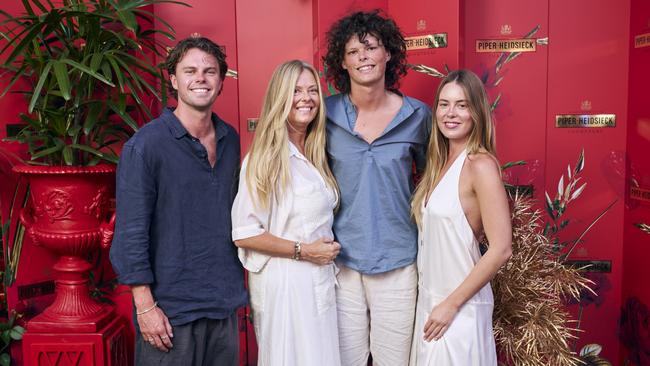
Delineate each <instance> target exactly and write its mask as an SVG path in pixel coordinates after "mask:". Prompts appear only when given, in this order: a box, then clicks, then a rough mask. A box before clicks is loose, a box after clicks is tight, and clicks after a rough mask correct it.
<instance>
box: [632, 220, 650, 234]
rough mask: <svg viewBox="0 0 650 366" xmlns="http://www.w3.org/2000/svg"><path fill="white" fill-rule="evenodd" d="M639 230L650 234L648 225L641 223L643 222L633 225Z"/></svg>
mask: <svg viewBox="0 0 650 366" xmlns="http://www.w3.org/2000/svg"><path fill="white" fill-rule="evenodd" d="M634 226H636V227H637V228H639V230H641V231H643V232H644V233H646V234H650V225H648V224H646V223H643V222H638V223H636V224H634Z"/></svg>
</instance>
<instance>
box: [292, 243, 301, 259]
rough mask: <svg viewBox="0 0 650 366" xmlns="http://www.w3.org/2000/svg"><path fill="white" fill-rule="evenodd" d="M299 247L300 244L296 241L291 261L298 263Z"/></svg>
mask: <svg viewBox="0 0 650 366" xmlns="http://www.w3.org/2000/svg"><path fill="white" fill-rule="evenodd" d="M301 245H302V243H301V242H300V241H297V242H295V243H294V244H293V259H295V260H297V261H299V260H300V254H301V249H302V248H301Z"/></svg>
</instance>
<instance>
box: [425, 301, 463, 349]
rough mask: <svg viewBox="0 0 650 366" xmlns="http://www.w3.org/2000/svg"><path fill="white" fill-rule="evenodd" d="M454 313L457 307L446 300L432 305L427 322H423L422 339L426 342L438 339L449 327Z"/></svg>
mask: <svg viewBox="0 0 650 366" xmlns="http://www.w3.org/2000/svg"><path fill="white" fill-rule="evenodd" d="M456 313H458V307H456V306H454V305H452V304H451V303H449V301H448V300H444V301H443V302H441V303H440V304H438V305H436V306H434V307H433V309H432V310H431V314H429V318H428V319H427V322H426V323H425V324H424V340H425V341H427V342H431V340H436V341H437V340H439V339H440V337H442V335H443V334H445V332H446V331H447V329H449V326H450V325H451V322H452V321H453V320H454V317H455V316H456Z"/></svg>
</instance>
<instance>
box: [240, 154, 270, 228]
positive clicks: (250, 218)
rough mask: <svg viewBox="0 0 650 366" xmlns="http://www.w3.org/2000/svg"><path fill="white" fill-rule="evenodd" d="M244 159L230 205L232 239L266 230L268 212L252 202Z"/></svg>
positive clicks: (252, 197) (246, 160)
mask: <svg viewBox="0 0 650 366" xmlns="http://www.w3.org/2000/svg"><path fill="white" fill-rule="evenodd" d="M247 163H248V157H246V158H245V159H244V162H243V163H242V168H241V171H240V173H239V189H238V190H237V196H236V197H235V202H234V203H233V205H232V211H231V218H232V240H241V239H246V238H250V237H253V236H257V235H260V234H262V233H264V231H266V230H268V224H269V223H268V220H269V212H268V210H267V209H262V208H261V207H260V205H259V204H258V205H256V204H255V203H254V201H253V200H254V199H255V198H254V196H253V195H252V194H251V192H249V190H248V187H247V186H246V167H247Z"/></svg>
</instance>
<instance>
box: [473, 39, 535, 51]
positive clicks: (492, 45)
mask: <svg viewBox="0 0 650 366" xmlns="http://www.w3.org/2000/svg"><path fill="white" fill-rule="evenodd" d="M536 50H537V41H536V40H534V39H529V38H522V39H477V40H476V52H498V53H501V52H535V51H536Z"/></svg>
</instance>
